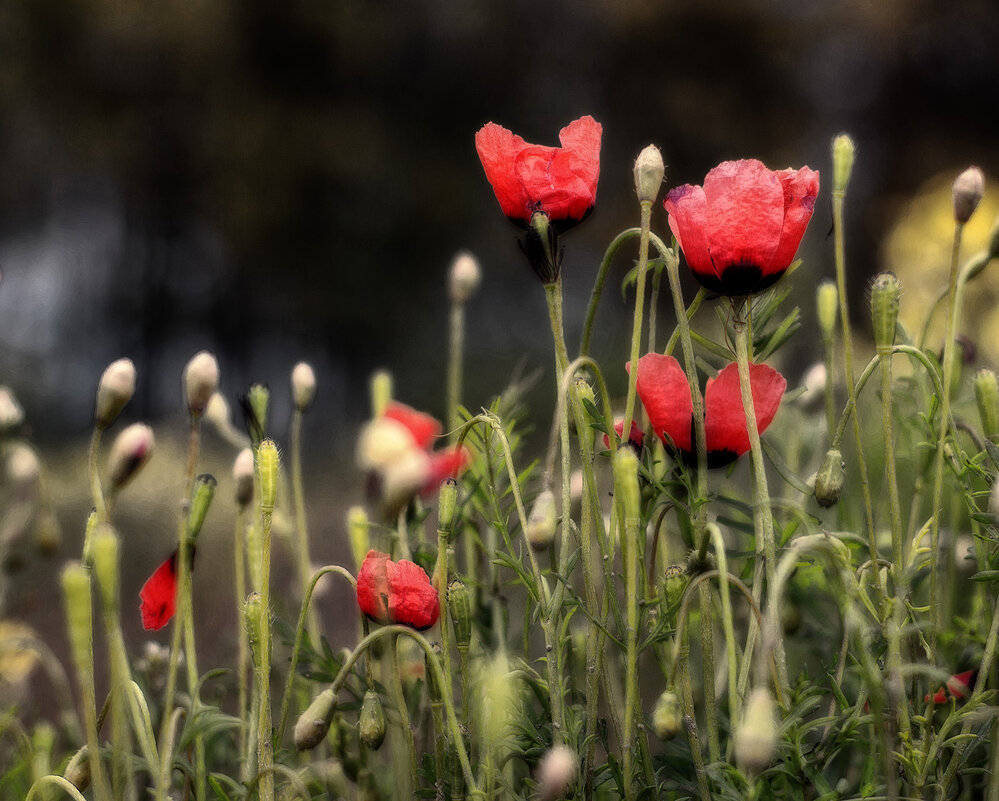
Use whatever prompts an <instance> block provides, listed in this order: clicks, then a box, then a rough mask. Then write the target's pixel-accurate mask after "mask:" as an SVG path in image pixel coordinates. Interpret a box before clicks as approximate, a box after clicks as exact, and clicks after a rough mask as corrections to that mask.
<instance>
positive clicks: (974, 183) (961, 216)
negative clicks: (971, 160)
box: [951, 167, 985, 224]
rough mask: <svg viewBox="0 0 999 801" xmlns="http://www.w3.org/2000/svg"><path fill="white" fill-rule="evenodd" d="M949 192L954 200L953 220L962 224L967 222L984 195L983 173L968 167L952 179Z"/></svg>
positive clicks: (975, 168)
mask: <svg viewBox="0 0 999 801" xmlns="http://www.w3.org/2000/svg"><path fill="white" fill-rule="evenodd" d="M951 191H952V193H953V198H954V219H955V220H957V221H958V222H959V223H962V224H963V223H966V222H968V220H970V219H971V215H972V214H974V213H975V209H977V208H978V203H979V202H980V201H981V199H982V195H984V194H985V173H983V172H982V171H981V170H980V169H978V167H968V169H966V170H965V171H964V172H962V173H961V174H960V175H959V176H957V178H955V179H954V185H953V187H952V189H951Z"/></svg>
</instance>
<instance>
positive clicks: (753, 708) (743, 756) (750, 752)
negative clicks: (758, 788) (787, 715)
mask: <svg viewBox="0 0 999 801" xmlns="http://www.w3.org/2000/svg"><path fill="white" fill-rule="evenodd" d="M732 739H733V742H734V745H735V761H736V762H737V763H738V765H739V767H740V768H741V769H742V770H743V771H745V772H746V773H749V774H755V773H759V772H760V771H761V770H763V769H764V768H766V767H767V766H768V765H769V764H770V763H771V762H772V761H773V758H774V755H775V754H776V753H777V709H776V705H775V704H774V699H773V698H771V697H770V692H769V690H766V689H763V688H760V687H758V688H757V689H755V690H753V691H752V692H751V693H750V695H749V700H748V701H746V710H745V713H744V716H743V719H742V722H741V723H740V724H739V725H738V726H737V727H736V730H735V733H734V734H733V735H732Z"/></svg>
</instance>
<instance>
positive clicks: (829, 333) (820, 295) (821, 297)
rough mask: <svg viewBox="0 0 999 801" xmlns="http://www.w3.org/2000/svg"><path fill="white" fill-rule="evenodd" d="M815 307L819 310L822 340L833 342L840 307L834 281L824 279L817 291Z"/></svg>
mask: <svg viewBox="0 0 999 801" xmlns="http://www.w3.org/2000/svg"><path fill="white" fill-rule="evenodd" d="M815 307H816V310H817V311H818V317H819V330H820V331H821V332H822V340H823V341H824V342H826V343H829V342H832V340H833V338H834V337H835V336H836V314H837V311H838V309H839V293H838V292H837V290H836V283H835V282H834V281H829V280H826V281H822V282H821V283H820V284H819V286H818V289H816V291H815Z"/></svg>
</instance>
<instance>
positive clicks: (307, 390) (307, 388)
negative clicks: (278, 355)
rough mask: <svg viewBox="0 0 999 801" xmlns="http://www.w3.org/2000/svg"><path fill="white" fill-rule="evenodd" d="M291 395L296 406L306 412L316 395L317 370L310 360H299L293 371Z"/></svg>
mask: <svg viewBox="0 0 999 801" xmlns="http://www.w3.org/2000/svg"><path fill="white" fill-rule="evenodd" d="M291 397H292V400H293V401H294V402H295V408H296V409H298V411H300V412H305V411H307V410H308V408H309V407H310V406H311V405H312V401H313V400H315V397H316V371H315V370H313V369H312V365H311V364H309V363H308V362H299V363H298V364H296V365H295V367H294V369H292V371H291Z"/></svg>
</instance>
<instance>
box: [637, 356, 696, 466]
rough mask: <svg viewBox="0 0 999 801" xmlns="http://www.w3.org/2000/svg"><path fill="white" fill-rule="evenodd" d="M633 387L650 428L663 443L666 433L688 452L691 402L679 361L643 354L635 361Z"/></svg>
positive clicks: (674, 442)
mask: <svg viewBox="0 0 999 801" xmlns="http://www.w3.org/2000/svg"><path fill="white" fill-rule="evenodd" d="M627 369H629V370H630V364H629V365H627ZM636 388H637V390H638V397H639V398H641V399H642V405H643V406H644V407H645V413H646V414H647V415H648V416H649V421H650V422H651V423H652V430H653V431H654V432H655V433H656V434H657V435H658V436H659V437H660V438H662V440H663V442H665V443H667V444H669V441H668V440H667V438H666V437H667V436H668V437H669V440H672V442H673V445H674V446H676V447H677V448H678V449H679V450H681V451H690V450H691V444H690V428H691V421H692V420H693V416H694V403H693V401H692V400H691V398H690V385H689V384H688V383H687V376H686V374H685V373H684V372H683V368H681V367H680V363H679V362H678V361H677V360H676V359H674V358H673V357H672V356H664V355H662V354H660V353H646V354H645V355H644V356H643V357H642V358H641V359H639V360H638V376H637V378H636Z"/></svg>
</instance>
